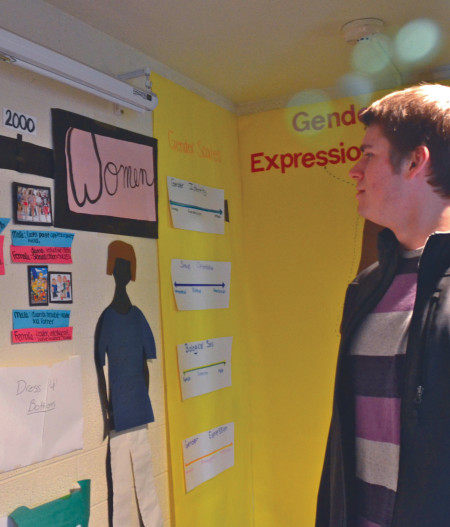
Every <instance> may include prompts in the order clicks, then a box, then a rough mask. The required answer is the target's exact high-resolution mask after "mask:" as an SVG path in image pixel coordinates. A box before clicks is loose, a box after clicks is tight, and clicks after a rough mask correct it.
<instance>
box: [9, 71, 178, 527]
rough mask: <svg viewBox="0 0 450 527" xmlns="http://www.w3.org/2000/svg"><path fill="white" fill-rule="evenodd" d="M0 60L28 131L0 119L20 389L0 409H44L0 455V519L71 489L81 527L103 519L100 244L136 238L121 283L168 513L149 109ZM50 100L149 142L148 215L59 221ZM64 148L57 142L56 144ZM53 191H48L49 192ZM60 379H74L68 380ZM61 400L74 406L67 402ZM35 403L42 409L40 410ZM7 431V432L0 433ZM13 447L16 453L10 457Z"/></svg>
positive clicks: (16, 385) (15, 381) (14, 108)
mask: <svg viewBox="0 0 450 527" xmlns="http://www.w3.org/2000/svg"><path fill="white" fill-rule="evenodd" d="M0 70H1V71H0V79H1V80H0V85H1V90H2V94H3V95H2V105H3V107H4V109H8V110H9V111H10V112H12V113H13V114H17V115H18V116H20V115H23V116H25V117H26V118H27V119H30V118H31V119H32V122H33V123H34V126H33V132H32V133H31V132H29V131H27V130H20V136H19V137H18V130H17V129H11V128H10V127H8V126H6V124H5V120H3V122H2V126H0V148H2V145H6V146H7V148H8V149H9V151H10V153H11V155H10V156H9V157H6V158H4V159H3V162H2V163H1V166H0V210H1V214H0V216H1V220H0V227H1V229H2V232H1V233H0V244H1V246H2V253H1V258H0V260H1V261H0V296H1V298H2V309H1V317H0V325H1V328H2V331H1V337H0V340H1V342H0V350H1V351H0V375H1V376H2V379H3V381H2V387H3V389H4V390H5V389H6V380H8V382H9V381H12V385H11V386H12V388H11V389H14V390H15V392H14V394H13V395H11V397H12V400H13V401H14V403H18V402H19V401H22V403H21V405H22V406H21V407H20V408H19V406H17V408H16V407H14V408H16V410H17V413H16V414H14V411H11V408H12V406H11V405H10V411H9V412H8V414H7V416H6V417H5V415H6V414H5V412H3V411H2V418H3V419H4V420H5V419H6V420H7V422H6V423H5V422H4V423H3V428H4V429H6V428H5V427H8V426H10V427H13V426H16V425H17V423H18V422H20V419H19V412H22V411H26V412H27V415H28V416H29V417H30V416H31V417H32V418H33V419H41V420H40V421H39V422H36V426H35V430H37V432H36V433H35V434H33V435H32V436H30V437H32V438H33V445H30V444H29V441H28V442H27V440H26V434H25V433H22V434H20V433H19V439H20V441H21V443H18V444H17V445H16V448H15V450H14V452H13V454H14V456H16V457H13V455H12V454H11V452H10V454H11V455H10V456H9V457H10V463H9V464H8V459H6V458H5V456H4V455H3V454H1V455H0V464H1V465H2V468H1V469H0V472H1V473H0V495H1V496H2V500H1V504H0V519H1V521H4V518H6V517H7V516H8V515H10V514H12V513H13V511H17V518H21V521H22V522H25V521H26V518H32V520H30V521H35V523H33V525H38V523H36V521H37V520H36V518H38V517H41V516H40V515H41V514H42V511H44V512H45V511H49V510H50V511H53V512H54V511H60V505H61V503H63V504H66V503H67V504H69V502H67V500H66V501H64V500H63V501H62V502H59V501H58V500H59V499H60V498H62V497H64V496H67V495H68V494H69V493H70V492H71V491H74V492H75V494H71V495H73V496H78V497H77V498H75V499H74V500H72V501H70V503H71V505H70V507H69V508H67V509H64V510H65V512H64V514H66V515H68V514H72V513H73V511H74V510H75V509H76V510H78V511H81V512H80V514H81V513H82V514H81V515H80V516H79V524H80V525H87V523H86V520H87V517H86V514H87V515H88V516H89V514H90V519H89V525H90V527H95V526H98V527H104V526H105V525H107V524H108V516H109V510H108V496H109V489H108V478H107V470H106V467H107V464H106V459H107V454H108V452H107V449H108V442H107V440H106V439H105V438H104V426H103V419H102V407H101V401H100V397H99V391H98V377H97V371H96V365H95V359H94V348H95V330H96V324H97V321H98V319H99V317H100V315H101V314H102V312H103V311H104V309H105V308H106V307H107V306H108V305H109V304H110V303H111V301H112V298H113V296H114V290H115V284H114V279H113V276H111V275H108V274H107V257H108V246H109V244H110V243H111V242H112V241H114V240H122V241H126V242H127V243H128V244H131V245H132V246H133V248H134V251H135V253H136V259H137V261H138V267H137V275H136V280H135V281H131V283H130V284H129V285H128V286H127V291H128V294H129V296H130V298H131V299H132V301H133V304H135V305H137V306H139V308H140V310H141V311H142V313H143V314H144V316H145V318H146V320H147V321H148V322H149V324H150V325H151V328H152V331H153V334H154V338H155V347H156V358H154V359H151V360H149V361H148V367H149V375H150V379H151V387H150V398H151V401H152V405H153V411H154V418H155V420H154V422H152V423H151V424H149V425H148V429H147V431H146V432H145V434H146V436H147V438H148V442H149V444H151V445H152V450H153V474H154V476H155V482H156V492H157V494H158V495H159V498H160V501H161V502H162V503H163V505H164V504H165V508H164V511H163V514H164V517H165V519H167V520H168V519H169V514H170V512H169V509H168V506H167V502H168V484H167V481H168V472H167V453H166V444H165V435H166V428H165V425H166V424H165V408H164V406H165V405H164V387H163V376H162V371H163V370H162V343H161V339H160V331H161V329H160V324H161V319H160V304H159V283H158V253H157V242H156V239H154V238H155V237H156V235H157V192H156V187H157V142H156V140H155V139H154V138H153V133H152V120H151V115H150V114H144V115H140V114H137V113H135V112H132V111H126V112H125V113H124V114H123V115H116V114H114V112H113V106H112V104H111V103H109V102H107V101H103V100H102V99H99V98H98V97H95V96H90V95H86V94H83V93H80V92H79V91H77V90H75V89H72V88H69V87H65V86H63V85H61V84H60V83H57V82H54V81H51V80H48V79H45V78H44V77H41V76H39V75H37V74H31V73H27V72H24V71H23V70H21V69H20V68H15V67H14V68H13V67H8V65H6V64H3V63H2V64H0ZM54 108H58V109H60V110H63V112H62V113H61V114H59V113H58V115H64V116H67V115H69V114H70V115H72V116H75V117H74V119H75V121H76V123H78V124H79V126H80V127H81V126H82V125H85V124H86V123H91V124H92V127H93V128H92V131H93V132H95V133H99V129H100V128H101V130H102V131H103V132H102V133H104V134H107V135H108V136H111V137H114V139H117V140H124V141H128V142H130V141H131V142H133V141H134V144H139V145H144V146H145V147H146V148H148V149H150V150H151V152H152V156H150V161H149V167H150V169H149V170H150V171H151V175H149V176H148V178H147V180H145V183H147V182H148V183H149V184H148V185H147V184H146V186H147V187H148V188H151V192H152V196H153V198H154V209H153V213H152V214H153V216H150V217H149V218H148V220H149V221H148V222H147V223H146V222H145V221H143V222H140V221H138V220H136V219H135V220H134V221H133V220H131V222H132V224H130V223H127V222H126V220H124V219H123V218H119V219H118V220H117V221H116V218H115V216H114V215H109V216H106V215H104V216H102V217H99V218H96V219H95V220H94V221H92V218H89V219H88V221H87V223H83V222H78V223H77V220H74V221H71V222H70V223H64V222H61V223H60V222H59V221H58V219H59V218H60V217H61V216H60V213H58V211H59V206H60V205H61V203H63V201H64V200H59V199H58V197H59V196H60V192H61V189H60V188H56V187H55V180H54V166H61V164H63V163H64V162H62V161H61V160H59V161H57V163H56V165H55V163H54V158H53V155H54V147H55V144H56V143H58V142H60V141H62V142H63V143H64V141H65V137H64V136H63V135H61V134H63V132H61V131H60V129H59V126H60V125H61V122H59V123H56V121H55V122H54V121H53V119H52V115H53V114H52V109H54ZM30 122H31V121H30ZM53 124H55V126H53ZM95 127H97V128H95ZM105 130H106V132H105ZM60 132H61V133H60ZM58 148H59V147H58ZM61 151H63V152H64V145H63V146H61V145H60V152H61ZM153 154H154V155H153ZM141 181H142V179H141ZM25 194H26V195H25ZM50 197H51V201H50V200H48V199H47V198H50ZM24 198H26V199H24ZM55 212H56V214H55ZM58 216H59V218H58ZM85 221H86V220H85ZM138 223H139V226H138V227H136V226H137V224H138ZM140 229H141V230H140ZM44 284H45V285H44ZM69 379H70V382H71V383H72V384H70V383H68V382H66V383H65V380H66V381H69ZM64 386H65V387H64ZM44 392H45V393H44ZM69 392H70V393H69ZM54 394H56V396H54ZM3 395H5V394H3ZM3 395H2V400H3V401H5V400H6V399H5V398H4V397H3ZM70 404H72V405H73V406H74V408H69V406H70ZM68 405H69V406H68ZM24 408H25V410H24ZM64 409H66V410H67V411H65V412H63V410H64ZM69 410H70V411H69ZM57 412H62V413H63V414H65V415H66V420H67V422H65V423H61V420H56V421H55V420H53V421H52V419H51V416H56V414H57ZM20 415H22V414H20ZM44 415H46V416H47V417H46V419H43V418H40V417H39V416H44ZM41 424H42V426H41ZM44 424H45V426H44ZM58 429H59V430H60V431H62V430H66V432H67V434H68V435H66V436H65V437H59V438H58V437H56V436H55V434H57V432H58ZM22 431H23V432H25V430H22ZM10 437H11V438H12V436H10ZM5 438H6V439H5V440H6V441H7V440H8V439H7V438H8V436H7V435H6V434H5ZM29 439H30V438H29ZM19 450H21V451H22V453H23V454H21V455H19V458H17V452H18V451H19ZM25 453H26V456H25ZM77 482H81V483H77ZM77 492H79V494H77ZM86 499H87V501H86ZM55 500H56V501H55ZM41 506H44V509H41V508H39V507H41ZM83 507H84V508H83ZM19 509H20V510H19ZM70 511H72V512H70ZM83 511H84V512H83ZM86 511H88V512H86ZM53 512H52V514H53ZM60 512H61V511H60ZM60 512H58V514H59V513H60ZM85 513H86V514H85ZM46 514H47V513H46ZM73 518H75V516H73ZM27 521H28V520H27ZM19 525H22V523H20V524H19ZM23 525H28V523H23ZM55 525H56V524H55ZM58 525H59V524H58ZM130 525H135V526H138V525H139V514H138V511H137V508H136V505H134V506H133V507H132V520H131V522H130Z"/></svg>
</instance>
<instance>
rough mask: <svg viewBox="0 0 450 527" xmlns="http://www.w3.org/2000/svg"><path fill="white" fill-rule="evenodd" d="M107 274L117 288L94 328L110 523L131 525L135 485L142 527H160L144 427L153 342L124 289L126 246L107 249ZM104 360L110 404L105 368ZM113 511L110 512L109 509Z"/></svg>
mask: <svg viewBox="0 0 450 527" xmlns="http://www.w3.org/2000/svg"><path fill="white" fill-rule="evenodd" d="M107 274H112V275H113V277H114V280H115V282H116V288H115V292H114V297H113V300H112V302H111V304H110V305H109V306H108V307H107V308H106V309H105V311H103V313H102V315H101V317H100V319H99V323H98V326H97V338H96V344H97V345H96V353H95V355H96V366H97V372H98V377H99V391H100V398H101V402H102V410H103V417H104V423H105V428H104V430H105V436H106V434H107V433H108V432H109V449H110V464H111V465H110V467H109V468H110V470H111V476H112V491H113V492H112V523H113V526H114V527H123V526H124V525H130V524H131V519H130V518H131V498H132V491H133V476H134V485H135V488H136V496H137V501H138V505H139V512H140V515H141V520H142V522H143V524H144V526H145V527H160V526H162V524H163V520H162V514H161V508H160V505H159V501H158V497H157V494H156V488H155V483H154V479H153V472H152V462H151V450H150V445H149V443H148V437H147V427H146V425H147V423H151V422H152V421H154V415H153V410H152V406H151V402H150V398H149V395H148V388H149V372H148V365H147V360H148V359H154V358H156V347H155V340H154V337H153V333H152V330H151V328H150V326H149V324H148V322H147V320H146V319H145V317H144V315H143V313H142V311H141V310H140V309H139V308H137V307H136V306H133V305H132V303H131V301H130V298H129V296H128V293H127V290H126V286H127V284H128V283H129V282H130V280H133V281H134V280H135V279H136V255H135V253H134V249H133V247H132V246H131V245H129V244H128V243H125V242H122V241H114V242H112V243H111V244H110V245H109V247H108V264H107ZM106 356H107V357H108V379H109V400H108V396H107V391H106V381H105V375H104V366H105V363H106ZM110 508H111V507H110Z"/></svg>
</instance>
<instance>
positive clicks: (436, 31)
mask: <svg viewBox="0 0 450 527" xmlns="http://www.w3.org/2000/svg"><path fill="white" fill-rule="evenodd" d="M441 43H442V30H441V28H440V27H439V25H438V24H437V23H436V22H434V21H433V20H430V19H428V18H418V19H417V20H413V21H412V22H409V23H408V24H406V25H405V26H403V27H402V28H401V29H400V31H399V32H398V33H397V36H396V38H395V54H396V57H397V58H398V60H399V61H401V62H403V63H405V64H422V63H425V62H426V61H427V60H429V59H431V58H433V57H434V56H435V55H436V53H437V52H438V51H439V49H440V46H441Z"/></svg>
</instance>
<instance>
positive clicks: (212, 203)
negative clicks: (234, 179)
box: [167, 177, 225, 234]
mask: <svg viewBox="0 0 450 527" xmlns="http://www.w3.org/2000/svg"><path fill="white" fill-rule="evenodd" d="M167 188H168V190H169V205H170V212H171V215H172V223H173V226H174V227H175V228H176V229H186V230H190V231H199V232H211V233H215V234H223V233H224V232H225V227H224V225H225V224H224V216H225V214H224V203H225V202H224V191H223V190H222V189H218V188H212V187H206V186H205V185H200V184H198V183H193V182H192V181H185V180H183V179H178V178H174V177H168V178H167Z"/></svg>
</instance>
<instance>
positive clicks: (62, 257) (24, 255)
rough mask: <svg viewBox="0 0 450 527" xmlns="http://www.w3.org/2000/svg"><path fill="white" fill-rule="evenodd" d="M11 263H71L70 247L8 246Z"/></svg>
mask: <svg viewBox="0 0 450 527" xmlns="http://www.w3.org/2000/svg"><path fill="white" fill-rule="evenodd" d="M10 253H11V262H13V263H40V264H44V263H49V264H52V263H54V264H71V263H72V249H71V247H40V246H38V247H31V246H28V245H27V246H15V245H11V246H10Z"/></svg>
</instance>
